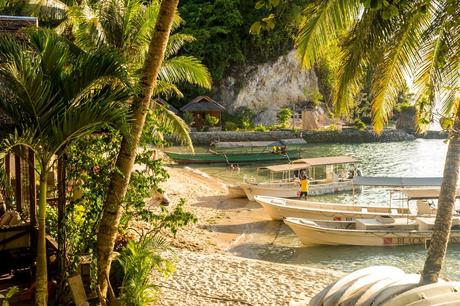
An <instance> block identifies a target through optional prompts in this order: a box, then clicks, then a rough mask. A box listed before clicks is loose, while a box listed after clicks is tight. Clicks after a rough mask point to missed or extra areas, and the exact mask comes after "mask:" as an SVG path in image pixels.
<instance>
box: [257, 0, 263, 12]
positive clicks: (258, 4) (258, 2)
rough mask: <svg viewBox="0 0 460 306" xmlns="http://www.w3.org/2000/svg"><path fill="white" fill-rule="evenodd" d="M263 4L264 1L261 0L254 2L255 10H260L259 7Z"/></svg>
mask: <svg viewBox="0 0 460 306" xmlns="http://www.w3.org/2000/svg"><path fill="white" fill-rule="evenodd" d="M264 6H265V1H263V0H261V1H257V2H256V6H255V7H256V10H260V9H261V8H263V7H264Z"/></svg>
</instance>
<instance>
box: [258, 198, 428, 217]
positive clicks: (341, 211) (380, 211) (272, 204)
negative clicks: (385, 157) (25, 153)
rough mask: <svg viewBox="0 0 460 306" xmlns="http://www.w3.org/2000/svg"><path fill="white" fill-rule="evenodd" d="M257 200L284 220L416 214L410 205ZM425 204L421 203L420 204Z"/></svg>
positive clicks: (275, 215) (280, 199)
mask: <svg viewBox="0 0 460 306" xmlns="http://www.w3.org/2000/svg"><path fill="white" fill-rule="evenodd" d="M255 200H256V202H257V203H259V204H260V205H261V206H262V207H263V208H264V211H265V212H266V213H267V214H268V215H269V216H270V218H272V219H273V220H282V219H284V218H286V217H297V218H307V219H315V220H354V219H357V218H375V217H378V216H394V217H398V216H400V217H401V216H415V214H414V213H412V212H411V211H410V209H409V208H408V207H389V206H377V205H355V204H341V203H325V202H313V201H304V200H291V199H283V198H275V197H266V196H256V197H255ZM423 204H424V203H420V204H419V205H423ZM426 205H428V204H426Z"/></svg>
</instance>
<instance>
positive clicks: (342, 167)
mask: <svg viewBox="0 0 460 306" xmlns="http://www.w3.org/2000/svg"><path fill="white" fill-rule="evenodd" d="M355 163H356V160H354V159H353V158H352V157H350V156H328V157H318V158H303V159H298V160H294V161H292V162H291V163H289V164H283V165H275V166H268V167H261V168H259V169H258V172H259V171H260V170H268V171H269V172H270V181H269V182H261V183H257V182H251V181H246V182H245V183H244V184H242V185H241V187H242V188H243V189H244V192H245V193H246V196H247V197H248V199H249V200H250V201H254V196H256V195H262V196H273V197H281V198H296V197H297V196H298V194H297V193H298V191H299V183H298V181H297V180H296V178H298V177H300V175H301V174H306V175H307V176H308V177H309V178H310V179H309V189H308V194H309V195H312V196H315V195H322V194H329V193H337V192H343V191H351V190H353V177H354V174H355V172H356V171H355V168H354V164H355Z"/></svg>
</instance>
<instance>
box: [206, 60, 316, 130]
mask: <svg viewBox="0 0 460 306" xmlns="http://www.w3.org/2000/svg"><path fill="white" fill-rule="evenodd" d="M313 92H318V78H317V76H316V74H315V72H314V71H312V70H310V71H307V70H304V69H302V68H301V67H300V64H299V62H298V60H297V58H296V55H295V52H294V51H290V52H289V53H288V54H287V55H284V56H281V57H279V58H278V59H277V60H275V61H273V62H270V63H265V64H261V65H253V66H248V67H246V68H244V69H243V71H241V72H240V73H238V74H234V75H232V76H227V77H226V78H224V79H223V80H222V81H221V83H220V85H218V86H217V88H216V94H215V97H216V98H218V99H219V100H220V101H221V102H222V103H223V104H224V105H225V106H226V107H227V109H228V110H229V111H230V112H232V111H234V110H235V109H237V108H238V107H241V106H246V107H248V108H250V109H251V110H253V111H254V112H255V113H256V114H257V116H256V118H255V121H256V122H257V123H264V124H273V123H275V121H276V113H277V111H278V110H279V108H280V107H283V106H286V105H290V104H293V103H297V102H303V101H306V100H308V97H310V96H311V94H312V93H313Z"/></svg>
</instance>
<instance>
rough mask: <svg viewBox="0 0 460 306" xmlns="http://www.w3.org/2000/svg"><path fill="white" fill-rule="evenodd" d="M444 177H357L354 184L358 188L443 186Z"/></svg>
mask: <svg viewBox="0 0 460 306" xmlns="http://www.w3.org/2000/svg"><path fill="white" fill-rule="evenodd" d="M441 182H442V177H377V176H356V177H355V178H353V184H354V185H357V186H378V187H428V186H438V187H439V186H441Z"/></svg>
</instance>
